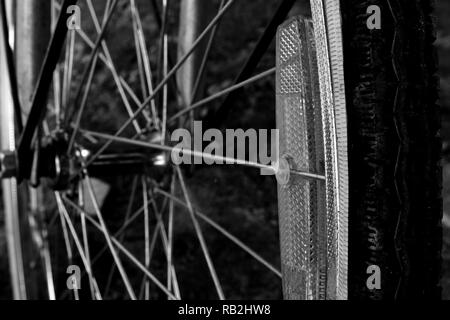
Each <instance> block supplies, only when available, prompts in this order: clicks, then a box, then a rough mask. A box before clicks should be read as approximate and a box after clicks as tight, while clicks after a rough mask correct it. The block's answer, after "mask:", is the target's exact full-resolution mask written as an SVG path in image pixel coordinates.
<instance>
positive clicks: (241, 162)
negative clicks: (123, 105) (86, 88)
mask: <svg viewBox="0 0 450 320" xmlns="http://www.w3.org/2000/svg"><path fill="white" fill-rule="evenodd" d="M80 132H83V133H86V134H89V135H91V136H94V137H97V138H101V139H105V140H111V141H115V142H120V143H124V144H130V145H135V146H140V147H146V148H149V149H155V150H160V151H165V152H176V153H183V154H184V155H188V156H192V157H196V158H204V159H209V160H212V161H221V162H223V163H229V164H238V165H242V166H247V167H252V168H257V169H265V170H270V171H274V172H276V170H277V169H276V168H275V167H273V166H269V165H264V164H261V163H256V162H251V161H246V160H241V159H236V158H230V157H222V156H218V155H214V154H210V153H205V152H200V151H195V150H189V149H186V148H179V147H169V146H165V145H160V144H155V143H151V142H144V141H138V140H133V139H128V138H122V137H115V136H113V135H109V134H106V133H100V132H95V131H90V130H85V129H80Z"/></svg>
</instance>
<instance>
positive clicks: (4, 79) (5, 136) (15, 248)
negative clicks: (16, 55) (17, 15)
mask: <svg viewBox="0 0 450 320" xmlns="http://www.w3.org/2000/svg"><path fill="white" fill-rule="evenodd" d="M3 4H4V5H5V6H6V8H5V9H6V10H5V11H7V12H6V14H5V16H4V18H6V16H10V14H11V13H12V1H10V0H8V1H5V2H4V3H3ZM9 21H11V19H9ZM5 26H7V23H6V21H3V23H2V24H1V25H0V28H4V27H5ZM2 31H4V30H2ZM4 35H5V32H0V38H1V39H0V130H1V141H0V147H1V149H2V150H9V151H13V150H14V149H15V144H16V143H15V123H14V103H13V97H12V90H11V78H10V75H9V71H10V70H9V69H8V66H7V63H8V62H7V48H6V46H5V44H7V43H8V41H9V39H3V37H4ZM2 187H3V201H4V203H5V207H4V214H5V230H6V240H7V246H8V253H9V254H8V256H9V268H10V275H11V287H12V289H13V292H12V294H13V298H14V299H15V300H24V299H26V298H27V292H26V286H25V275H24V266H23V259H22V245H21V240H20V221H19V216H18V212H19V199H18V186H17V181H16V179H15V178H11V179H5V180H3V181H2Z"/></svg>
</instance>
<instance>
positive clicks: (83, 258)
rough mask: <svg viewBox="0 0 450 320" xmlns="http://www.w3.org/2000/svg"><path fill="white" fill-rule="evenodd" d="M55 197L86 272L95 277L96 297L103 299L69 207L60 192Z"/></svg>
mask: <svg viewBox="0 0 450 320" xmlns="http://www.w3.org/2000/svg"><path fill="white" fill-rule="evenodd" d="M55 197H56V202H57V204H58V208H59V211H60V212H61V214H62V216H63V217H64V219H65V221H66V223H67V225H68V227H69V230H70V233H71V234H72V239H73V240H74V242H75V246H76V247H77V249H78V253H79V255H80V258H81V261H82V262H83V265H84V268H85V270H86V272H87V273H88V275H89V277H92V279H93V283H94V285H95V289H96V290H95V291H96V295H95V297H96V298H97V300H102V297H101V295H100V291H99V290H98V287H97V284H96V283H97V281H96V280H95V278H94V276H93V274H92V269H91V266H90V264H89V263H88V261H87V258H86V256H85V254H84V250H83V247H82V245H81V242H80V239H79V238H78V235H77V233H76V231H75V228H74V226H73V224H72V221H71V219H70V216H69V213H68V211H67V209H66V207H65V205H64V203H63V201H62V198H61V195H60V194H59V193H58V192H55ZM77 285H80V284H79V283H78V284H77ZM74 292H75V294H77V290H75V291H74Z"/></svg>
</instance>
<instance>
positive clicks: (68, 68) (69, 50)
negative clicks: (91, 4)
mask: <svg viewBox="0 0 450 320" xmlns="http://www.w3.org/2000/svg"><path fill="white" fill-rule="evenodd" d="M74 50H75V31H74V30H71V31H70V32H69V39H68V43H67V45H66V58H65V63H64V77H63V81H64V82H63V89H62V92H63V95H62V103H61V107H64V108H67V105H68V102H69V99H70V92H71V86H72V75H73V59H74ZM61 119H62V115H61V108H60V109H59V110H57V112H56V121H57V122H56V123H57V128H58V129H59V127H60V125H61Z"/></svg>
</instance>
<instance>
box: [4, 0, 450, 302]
mask: <svg viewBox="0 0 450 320" xmlns="http://www.w3.org/2000/svg"><path fill="white" fill-rule="evenodd" d="M211 1H213V2H214V4H215V6H216V7H218V5H219V3H220V0H211ZM136 3H137V5H138V7H139V8H140V9H141V11H142V15H141V19H142V22H143V26H144V33H145V36H146V39H147V46H148V51H149V55H150V62H151V65H152V68H153V69H155V68H156V66H157V64H158V61H157V58H156V57H157V56H158V46H159V44H158V41H157V38H158V26H157V24H156V22H155V19H154V16H153V14H152V10H151V6H150V1H148V0H137V1H136ZM171 3H172V5H173V7H172V8H173V10H171V13H170V17H169V18H170V25H169V30H170V39H169V43H170V48H171V50H172V52H176V45H177V35H178V25H177V21H178V16H177V10H176V7H177V6H178V3H179V0H175V1H171ZM94 4H95V6H96V9H97V13H98V15H100V14H101V13H102V12H103V6H104V1H94ZM276 5H277V1H275V0H270V1H268V0H252V1H237V4H236V5H235V6H234V7H233V8H232V9H231V10H230V12H229V13H227V15H226V16H225V18H224V19H223V20H222V22H221V26H220V29H219V31H218V34H217V38H216V40H215V42H214V45H213V49H212V51H211V55H210V62H209V64H208V68H207V72H206V75H205V77H206V80H205V86H204V89H203V92H202V95H201V96H208V95H211V94H213V93H215V92H218V91H220V90H222V89H224V88H226V87H228V86H229V85H230V84H232V83H233V81H234V79H235V77H236V75H237V74H238V73H239V71H240V68H241V66H242V65H243V63H244V62H245V60H246V59H247V57H248V55H249V53H250V52H251V50H252V48H253V47H254V45H255V44H256V41H257V40H258V36H259V35H260V34H261V32H262V31H263V30H264V26H265V24H266V23H267V22H268V21H269V19H270V17H271V15H272V14H273V12H274V10H275V8H276ZM436 5H437V10H436V16H437V35H438V41H437V48H438V53H439V58H440V64H441V68H440V72H441V73H440V76H441V105H442V110H443V130H442V135H443V137H444V153H445V155H446V157H445V160H444V178H445V182H446V183H445V185H444V211H445V213H446V217H447V219H448V220H447V221H450V218H449V216H448V213H449V212H450V164H449V163H450V161H448V160H450V58H449V57H450V19H448V17H450V2H449V1H447V0H437V1H436ZM117 12H118V13H121V14H115V15H114V16H113V20H112V22H111V26H112V28H111V31H109V32H108V34H107V36H106V39H107V43H108V46H109V49H110V51H111V56H112V59H113V61H114V62H115V64H116V67H117V69H118V72H119V74H120V75H122V76H123V77H124V79H125V80H126V81H127V82H128V83H129V84H130V85H131V86H132V88H133V89H134V90H135V92H137V93H138V95H139V98H140V99H142V98H143V93H142V91H141V89H140V84H139V75H138V71H137V70H138V69H137V59H136V52H135V48H134V41H133V33H132V29H131V27H130V26H131V16H130V14H129V6H128V1H127V0H122V1H121V2H120V4H119V8H118V9H117ZM122 13H123V14H122ZM299 13H303V14H307V1H305V0H299V1H298V3H297V6H296V8H295V9H294V10H293V12H292V13H291V14H292V15H294V14H299ZM82 23H83V29H84V30H86V34H87V35H88V36H89V37H90V38H91V40H94V39H95V35H96V33H95V29H94V26H93V24H92V21H91V19H90V17H89V13H88V11H87V9H86V8H82ZM89 52H90V49H89V48H88V47H87V46H85V45H83V44H82V42H81V41H78V42H77V46H76V54H75V61H76V63H77V64H78V65H81V66H82V65H85V64H86V63H87V59H88V57H89ZM174 56H175V57H176V54H175V55H174ZM274 63H275V51H274V46H273V44H272V46H271V48H270V50H269V51H268V52H267V54H266V55H265V56H264V59H263V60H262V61H261V63H260V65H259V66H258V72H260V71H263V70H266V69H268V68H271V67H273V66H274ZM80 78H81V71H78V72H76V73H75V81H74V82H73V84H72V85H73V89H74V90H75V89H76V88H77V86H78V85H79V82H80ZM155 80H156V79H155ZM171 96H172V97H174V94H173V92H172V93H171ZM201 96H200V97H201ZM169 102H170V104H169V110H177V109H178V108H179V101H177V99H175V98H172V99H170V101H169ZM219 105H220V101H217V102H213V103H211V104H210V105H208V106H207V108H204V109H202V111H200V112H199V114H200V115H204V114H206V113H208V112H209V111H208V110H211V109H214V108H216V107H218V106H219ZM86 110H87V112H86V113H85V116H84V119H83V125H84V126H85V127H86V128H91V129H95V130H96V131H98V130H101V131H106V132H114V131H115V130H116V129H117V128H118V127H119V126H120V125H121V124H122V123H123V122H124V121H125V120H126V119H127V114H126V112H125V111H124V108H123V105H122V102H121V99H120V96H119V95H118V94H117V90H116V88H115V84H114V81H113V80H112V78H111V73H110V72H109V71H108V69H107V68H106V67H105V66H104V65H102V64H101V63H100V64H99V65H98V67H97V72H96V76H95V78H94V82H93V86H92V89H91V91H90V96H89V104H88V106H87V109H86ZM223 124H224V125H225V126H226V127H227V128H248V127H252V128H255V129H259V128H269V129H270V128H274V127H275V100H274V79H273V77H269V78H265V79H262V80H261V81H258V82H257V83H255V84H253V85H251V86H249V87H247V88H246V89H245V90H241V91H240V92H239V94H238V96H237V98H236V99H234V100H233V112H232V113H230V114H229V115H228V117H227V118H226V119H223ZM129 135H132V132H131V131H130V132H129ZM188 171H189V170H188ZM132 180H133V177H129V176H119V177H116V178H109V179H106V181H107V182H108V183H109V184H110V185H111V186H112V188H111V191H110V192H109V195H108V197H107V199H106V201H105V205H104V207H103V208H102V209H103V212H104V213H107V216H108V218H107V220H108V224H109V225H110V229H111V231H112V232H114V231H115V230H117V229H118V228H120V226H121V223H122V219H123V212H125V210H126V206H127V201H128V197H127V195H128V194H129V193H130V188H131V187H130V186H131V185H132ZM187 185H188V186H189V188H190V196H191V198H192V201H193V203H194V206H196V207H197V208H198V209H199V211H201V212H202V213H204V214H205V215H207V216H208V217H210V218H212V219H213V220H215V221H216V222H218V223H219V224H221V225H222V226H223V227H224V228H225V229H227V230H228V231H230V232H231V233H232V234H234V235H236V236H237V237H238V238H240V239H243V240H245V243H246V244H247V245H248V246H250V247H251V248H252V249H254V250H255V251H256V252H258V253H260V254H261V255H262V256H263V257H264V258H266V259H267V260H268V261H270V262H271V263H273V264H274V265H275V266H277V267H279V265H280V262H279V246H278V219H277V202H276V200H277V199H276V196H277V195H276V184H275V182H274V179H273V178H272V177H264V176H261V175H260V174H259V172H258V171H257V170H253V169H246V168H240V167H236V168H235V167H231V166H216V167H208V166H204V167H201V166H200V167H196V168H195V170H194V171H193V172H190V173H189V174H188V178H187ZM176 192H177V195H178V196H180V198H181V197H182V195H181V193H180V190H177V191H176ZM158 205H159V206H161V207H162V206H164V203H163V201H160V200H158ZM139 206H140V203H136V204H135V207H136V209H137V208H138V207H139ZM176 210H177V213H176V220H175V229H174V230H176V233H175V243H174V250H175V252H174V257H175V258H174V262H175V266H176V269H177V276H178V279H179V282H180V288H181V291H182V292H181V293H182V296H183V297H184V298H187V299H206V298H211V297H213V298H214V297H216V295H215V292H214V287H213V285H212V281H211V279H210V276H209V273H208V270H207V267H206V264H205V262H204V258H203V256H202V252H201V250H200V247H199V245H198V241H197V239H196V235H195V232H194V230H193V227H192V223H191V222H190V219H189V218H188V217H189V215H188V213H187V211H186V210H185V209H184V208H181V207H177V208H176ZM153 222H154V221H153ZM0 224H1V225H3V218H2V216H1V215H0ZM444 225H445V227H444V228H445V229H444V232H445V239H444V252H443V254H444V259H445V260H444V272H443V274H444V277H443V288H444V298H447V299H450V268H449V264H450V222H449V223H447V224H445V223H444ZM202 227H203V228H204V232H205V236H206V240H207V243H208V247H209V248H210V252H211V255H212V259H213V261H214V262H215V266H216V268H217V273H218V274H219V277H220V279H221V280H222V283H223V285H224V291H225V294H226V297H227V298H230V299H239V298H245V297H247V298H254V299H278V298H281V287H280V282H279V279H278V278H277V277H276V276H274V275H273V274H271V273H270V272H269V271H267V269H265V268H264V267H263V266H261V265H260V264H259V263H258V262H256V261H254V260H253V259H252V258H251V257H249V256H248V255H247V254H246V253H244V252H243V251H241V250H240V249H238V248H237V247H236V246H235V245H234V244H232V243H230V242H229V241H228V240H227V239H226V238H224V237H223V236H222V235H219V234H218V233H217V232H216V231H215V230H211V228H209V227H207V226H206V225H202ZM93 233H95V231H94V232H93ZM142 236H143V228H142V221H137V222H136V223H134V224H133V225H131V226H130V228H129V231H128V232H127V234H126V237H125V242H126V246H127V247H128V248H130V250H131V251H132V252H134V253H135V254H136V255H138V257H139V256H141V257H142V244H141V242H139V241H138V240H137V239H142ZM101 240H102V237H101V235H100V236H98V237H97V236H93V237H92V238H91V241H92V247H93V249H92V250H94V251H95V250H96V248H97V247H98V249H100V248H101V244H103V242H102V241H101ZM5 253H6V247H5V242H4V231H3V228H1V229H0V257H1V258H0V275H1V276H0V298H5V299H7V298H9V297H10V288H9V283H8V278H7V275H8V267H7V259H6V255H5ZM124 262H125V259H124ZM163 262H164V259H163V252H162V251H161V250H157V252H156V256H155V259H154V260H153V261H152V266H153V268H154V270H161V271H160V272H164V263H163ZM111 263H112V261H111V259H110V257H105V258H103V259H101V260H100V261H99V263H98V264H97V266H96V269H95V270H94V272H95V273H96V275H97V276H98V277H99V281H100V282H103V281H107V276H108V274H109V271H110V266H111ZM80 264H81V263H80ZM125 266H126V268H129V270H135V269H133V267H132V266H131V265H128V264H127V263H126V262H125ZM156 273H158V271H156ZM135 274H138V272H136V273H135ZM132 282H133V284H134V285H135V287H136V288H139V285H140V283H141V282H142V277H141V276H133V277H132ZM57 285H59V286H61V287H63V286H65V279H64V278H62V279H57ZM114 287H116V288H117V290H111V291H110V295H111V297H112V298H123V296H122V295H121V294H120V293H119V292H120V291H123V287H121V284H120V279H119V278H118V277H117V273H116V276H115V277H114V278H113V285H112V288H114ZM153 291H157V290H153ZM153 298H161V296H159V295H158V294H157V293H154V294H153Z"/></svg>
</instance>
